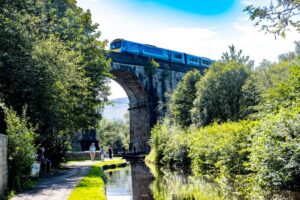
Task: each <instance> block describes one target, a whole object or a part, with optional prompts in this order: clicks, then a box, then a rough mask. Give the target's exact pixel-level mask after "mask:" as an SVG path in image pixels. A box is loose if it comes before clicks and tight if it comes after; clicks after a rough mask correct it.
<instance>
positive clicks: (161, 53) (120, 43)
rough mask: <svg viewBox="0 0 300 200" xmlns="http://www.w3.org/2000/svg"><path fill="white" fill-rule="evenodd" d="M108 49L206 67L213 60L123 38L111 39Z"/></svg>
mask: <svg viewBox="0 0 300 200" xmlns="http://www.w3.org/2000/svg"><path fill="white" fill-rule="evenodd" d="M110 49H111V50H112V51H117V52H120V53H131V54H135V55H141V56H145V57H149V58H156V59H160V60H164V61H170V62H174V63H180V64H186V65H189V66H194V67H206V68H207V67H209V66H210V65H211V64H212V63H213V62H214V61H213V60H211V59H209V58H205V57H199V56H194V55H190V54H185V53H182V52H177V51H172V50H167V49H163V48H159V47H156V46H153V45H148V44H140V43H136V42H131V41H128V40H124V39H116V40H113V41H112V42H111V44H110Z"/></svg>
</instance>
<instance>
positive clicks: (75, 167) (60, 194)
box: [11, 161, 97, 200]
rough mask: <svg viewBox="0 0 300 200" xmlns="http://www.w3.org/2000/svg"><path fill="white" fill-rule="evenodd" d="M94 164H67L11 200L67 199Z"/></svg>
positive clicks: (87, 162) (88, 162) (85, 162)
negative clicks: (55, 173) (56, 172)
mask: <svg viewBox="0 0 300 200" xmlns="http://www.w3.org/2000/svg"><path fill="white" fill-rule="evenodd" d="M96 162H97V161H96ZM93 164H95V162H91V161H84V162H76V163H73V164H69V165H66V166H65V167H66V168H67V169H66V170H61V171H60V172H59V174H58V175H54V176H50V177H44V178H42V179H41V180H40V181H39V182H38V184H37V185H36V186H35V187H34V189H32V190H27V191H24V192H22V193H19V194H17V195H15V196H14V197H13V198H12V199H11V200H57V199H59V200H66V199H68V196H69V195H70V193H71V191H72V189H74V187H75V186H76V185H77V184H78V182H79V181H80V180H81V179H82V178H83V177H84V176H86V175H87V174H88V172H89V169H90V168H91V166H92V165H93Z"/></svg>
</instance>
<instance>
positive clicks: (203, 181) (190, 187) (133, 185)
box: [105, 162, 300, 200]
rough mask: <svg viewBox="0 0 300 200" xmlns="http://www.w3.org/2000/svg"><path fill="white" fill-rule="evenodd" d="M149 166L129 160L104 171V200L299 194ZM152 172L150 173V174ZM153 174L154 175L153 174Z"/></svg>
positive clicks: (292, 199)
mask: <svg viewBox="0 0 300 200" xmlns="http://www.w3.org/2000/svg"><path fill="white" fill-rule="evenodd" d="M150 168H151V172H150V170H149V168H148V167H147V166H146V165H145V163H144V162H132V163H130V164H129V165H127V166H126V167H124V168H119V169H113V170H108V171H106V172H105V173H106V175H107V177H108V180H107V184H106V194H107V199H108V200H152V199H154V200H198V199H199V200H200V199H201V200H206V199H207V200H218V199H278V200H279V199H280V200H282V199H283V200H297V199H300V194H299V193H293V192H282V191H280V192H278V193H275V194H270V195H271V196H267V197H262V196H260V195H261V194H256V193H249V191H250V190H249V189H247V188H245V187H243V188H241V189H242V190H240V191H238V190H237V189H236V188H233V186H232V185H231V184H230V180H227V181H229V182H226V180H222V181H223V182H222V181H220V182H219V183H216V182H215V181H211V180H209V179H208V178H207V177H205V176H204V177H197V178H196V177H193V176H189V175H186V173H183V172H180V171H175V172H171V171H168V170H166V171H162V170H157V169H155V168H152V167H150ZM153 174H154V175H153ZM154 176H155V177H154Z"/></svg>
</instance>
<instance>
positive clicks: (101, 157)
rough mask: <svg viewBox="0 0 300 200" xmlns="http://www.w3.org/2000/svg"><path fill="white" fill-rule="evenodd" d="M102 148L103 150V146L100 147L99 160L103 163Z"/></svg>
mask: <svg viewBox="0 0 300 200" xmlns="http://www.w3.org/2000/svg"><path fill="white" fill-rule="evenodd" d="M104 153H105V152H104V148H103V146H101V147H100V159H101V161H104Z"/></svg>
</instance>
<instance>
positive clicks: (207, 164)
mask: <svg viewBox="0 0 300 200" xmlns="http://www.w3.org/2000/svg"><path fill="white" fill-rule="evenodd" d="M254 125H255V122H247V121H241V122H235V123H231V122H228V123H224V124H213V125H210V126H207V127H205V128H201V129H199V130H198V131H195V132H194V133H193V134H192V135H191V137H190V138H191V140H190V154H189V156H190V158H191V159H192V169H193V171H194V173H195V174H198V175H199V174H202V173H204V172H207V171H215V172H217V173H219V172H222V173H223V174H245V173H246V168H245V166H244V164H245V162H246V161H247V160H248V158H247V156H248V154H249V152H248V151H247V147H248V145H249V143H250V141H249V140H248V137H249V135H250V132H251V129H252V127H253V126H254Z"/></svg>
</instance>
